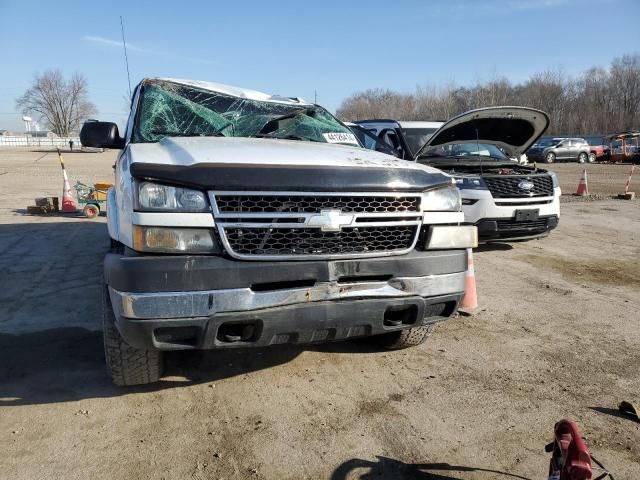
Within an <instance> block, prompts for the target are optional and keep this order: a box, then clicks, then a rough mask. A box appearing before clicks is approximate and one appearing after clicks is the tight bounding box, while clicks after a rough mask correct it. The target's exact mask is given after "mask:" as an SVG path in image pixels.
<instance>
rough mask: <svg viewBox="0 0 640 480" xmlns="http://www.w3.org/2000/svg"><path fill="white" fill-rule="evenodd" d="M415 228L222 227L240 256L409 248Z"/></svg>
mask: <svg viewBox="0 0 640 480" xmlns="http://www.w3.org/2000/svg"><path fill="white" fill-rule="evenodd" d="M417 230H418V227H416V226H401V227H357V228H344V229H342V230H341V231H340V232H323V231H322V230H320V229H318V228H247V229H244V228H226V229H225V234H226V236H227V240H228V242H229V245H230V246H231V249H232V250H233V251H234V252H236V253H238V254H241V255H340V254H349V253H368V252H393V251H398V250H400V251H402V250H406V249H408V248H411V245H412V244H413V239H414V238H415V236H416V232H417Z"/></svg>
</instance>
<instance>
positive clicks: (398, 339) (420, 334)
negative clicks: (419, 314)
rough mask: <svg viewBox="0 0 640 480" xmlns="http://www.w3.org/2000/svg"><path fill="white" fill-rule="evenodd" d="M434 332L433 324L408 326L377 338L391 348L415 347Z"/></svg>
mask: <svg viewBox="0 0 640 480" xmlns="http://www.w3.org/2000/svg"><path fill="white" fill-rule="evenodd" d="M431 332H433V325H426V326H424V327H414V328H407V329H405V330H398V331H396V332H389V333H383V334H382V335H376V337H375V339H376V341H377V342H378V344H379V345H381V346H382V347H384V348H387V349H389V350H399V349H401V348H408V347H415V346H416V345H420V344H421V343H424V342H425V341H426V340H427V338H429V335H431Z"/></svg>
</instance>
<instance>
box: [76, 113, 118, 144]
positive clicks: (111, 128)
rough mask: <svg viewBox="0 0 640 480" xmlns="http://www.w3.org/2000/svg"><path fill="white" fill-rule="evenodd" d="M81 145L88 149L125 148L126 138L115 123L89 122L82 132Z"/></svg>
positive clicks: (83, 126)
mask: <svg viewBox="0 0 640 480" xmlns="http://www.w3.org/2000/svg"><path fill="white" fill-rule="evenodd" d="M80 143H82V145H84V146H86V147H95V148H123V147H124V138H122V137H121V136H120V133H119V132H118V126H117V125H116V124H115V123H111V122H98V121H96V120H88V121H86V122H85V123H84V125H82V130H80Z"/></svg>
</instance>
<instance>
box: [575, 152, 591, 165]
mask: <svg viewBox="0 0 640 480" xmlns="http://www.w3.org/2000/svg"><path fill="white" fill-rule="evenodd" d="M588 158H589V157H588V155H587V154H586V153H585V152H582V153H581V154H580V155H578V163H584V162H586V161H587V160H588Z"/></svg>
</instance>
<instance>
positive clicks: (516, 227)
mask: <svg viewBox="0 0 640 480" xmlns="http://www.w3.org/2000/svg"><path fill="white" fill-rule="evenodd" d="M497 224H498V231H499V232H520V231H521V232H531V233H537V232H544V231H545V230H546V229H547V219H546V218H539V219H538V220H525V221H522V222H516V221H515V220H512V219H507V220H498V221H497Z"/></svg>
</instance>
